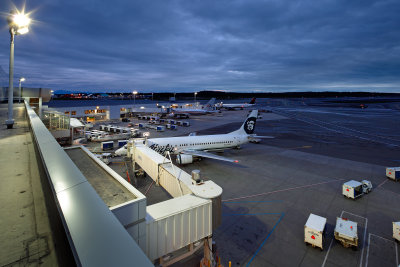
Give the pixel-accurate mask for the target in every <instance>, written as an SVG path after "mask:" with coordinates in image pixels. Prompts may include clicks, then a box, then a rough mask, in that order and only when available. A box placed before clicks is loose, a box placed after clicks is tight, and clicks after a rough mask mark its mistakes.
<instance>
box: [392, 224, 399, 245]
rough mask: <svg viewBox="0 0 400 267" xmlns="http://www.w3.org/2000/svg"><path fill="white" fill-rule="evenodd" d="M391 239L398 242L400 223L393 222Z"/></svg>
mask: <svg viewBox="0 0 400 267" xmlns="http://www.w3.org/2000/svg"><path fill="white" fill-rule="evenodd" d="M393 238H394V239H395V240H396V241H397V242H400V222H393Z"/></svg>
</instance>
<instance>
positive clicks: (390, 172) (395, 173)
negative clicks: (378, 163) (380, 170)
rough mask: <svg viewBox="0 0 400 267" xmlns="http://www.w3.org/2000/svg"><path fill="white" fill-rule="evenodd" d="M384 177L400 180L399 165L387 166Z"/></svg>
mask: <svg viewBox="0 0 400 267" xmlns="http://www.w3.org/2000/svg"><path fill="white" fill-rule="evenodd" d="M386 177H387V178H389V179H392V180H395V181H398V180H400V167H387V168H386Z"/></svg>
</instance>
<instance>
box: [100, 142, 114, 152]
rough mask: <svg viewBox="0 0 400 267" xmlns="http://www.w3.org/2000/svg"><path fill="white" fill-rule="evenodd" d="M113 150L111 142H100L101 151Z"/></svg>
mask: <svg viewBox="0 0 400 267" xmlns="http://www.w3.org/2000/svg"><path fill="white" fill-rule="evenodd" d="M113 148H114V142H113V141H107V142H101V150H109V149H113Z"/></svg>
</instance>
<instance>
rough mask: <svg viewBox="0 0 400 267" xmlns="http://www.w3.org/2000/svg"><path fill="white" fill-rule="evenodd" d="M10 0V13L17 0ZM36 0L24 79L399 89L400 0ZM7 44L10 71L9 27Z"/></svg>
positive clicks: (119, 85) (20, 56) (3, 43)
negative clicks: (14, 0) (399, 0)
mask: <svg viewBox="0 0 400 267" xmlns="http://www.w3.org/2000/svg"><path fill="white" fill-rule="evenodd" d="M20 4H21V3H16V5H17V6H20ZM3 6H4V9H3ZM3 6H2V10H0V11H1V12H2V13H3V14H4V13H6V12H7V11H8V10H9V9H10V7H11V5H10V2H9V3H8V5H3ZM27 9H29V10H34V13H33V14H32V17H34V19H35V23H34V24H33V25H32V32H31V33H30V34H28V35H26V36H17V38H16V50H15V57H16V58H15V72H16V75H24V76H26V77H27V82H26V85H27V86H42V87H44V86H46V87H51V88H54V89H84V90H93V91H95V90H100V91H103V90H126V91H128V90H132V89H139V90H142V91H153V90H154V91H166V90H167V91H168V90H169V91H172V90H186V91H191V90H201V89H222V90H236V91H246V90H251V91H253V90H261V91H285V90H370V91H390V92H393V91H398V88H399V85H400V75H399V74H400V73H399V72H400V68H399V67H400V66H399V65H400V16H398V14H399V13H400V2H398V0H394V1H391V0H387V1H386V0H379V1H368V0H363V1H344V0H335V1H334V0H318V1H317V0H312V1H311V0H308V1H284V0H271V1H262V0H258V1H253V0H241V1H238V0H230V1H228V0H221V1H211V0H199V1H183V0H182V1H173V0H172V1H162V0H154V1H127V0H125V1H123V0H117V1H98V0H85V1H81V0H68V1H62V0H30V1H29V2H28V5H27ZM3 21H4V25H5V24H6V23H5V20H3ZM0 51H2V52H0V62H1V63H0V65H1V66H2V67H3V69H4V70H6V71H7V70H8V58H9V34H8V32H7V28H6V26H5V27H3V30H1V31H0Z"/></svg>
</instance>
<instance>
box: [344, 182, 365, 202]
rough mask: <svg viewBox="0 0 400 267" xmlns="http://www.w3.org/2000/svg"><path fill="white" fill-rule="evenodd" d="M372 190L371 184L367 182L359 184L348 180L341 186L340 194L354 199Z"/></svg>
mask: <svg viewBox="0 0 400 267" xmlns="http://www.w3.org/2000/svg"><path fill="white" fill-rule="evenodd" d="M371 190H372V183H371V182H370V181H367V180H362V181H361V182H358V181H354V180H350V181H348V182H346V183H344V184H343V186H342V193H343V195H344V196H345V197H348V198H352V199H356V198H358V197H361V196H362V195H364V194H368V193H369V192H371Z"/></svg>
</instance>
